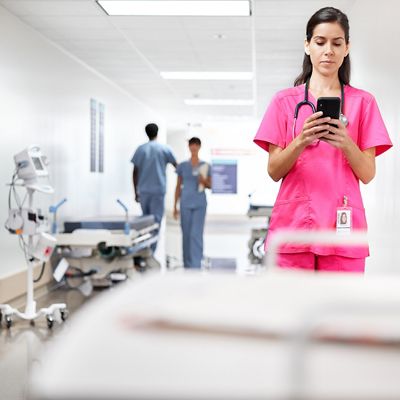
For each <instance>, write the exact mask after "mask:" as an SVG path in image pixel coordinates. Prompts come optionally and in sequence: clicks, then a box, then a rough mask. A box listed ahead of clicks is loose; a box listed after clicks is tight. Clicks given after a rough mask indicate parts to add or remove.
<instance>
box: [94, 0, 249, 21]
mask: <svg viewBox="0 0 400 400" xmlns="http://www.w3.org/2000/svg"><path fill="white" fill-rule="evenodd" d="M97 3H98V4H99V5H100V7H101V8H102V9H103V10H104V11H105V12H106V13H107V14H108V15H164V16H165V15H167V16H168V15H169V16H205V17H206V16H207V17H210V16H218V17H220V16H232V17H236V16H237V17H241V16H247V17H248V16H250V15H251V7H250V0H178V1H177V0H175V1H171V0H151V1H141V0H97Z"/></svg>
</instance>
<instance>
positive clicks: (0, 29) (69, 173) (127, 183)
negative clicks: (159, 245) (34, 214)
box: [0, 7, 165, 276]
mask: <svg viewBox="0 0 400 400" xmlns="http://www.w3.org/2000/svg"><path fill="white" fill-rule="evenodd" d="M0 59H1V62H0V130H1V146H0V205H1V207H0V221H5V220H6V216H7V212H8V211H7V210H8V204H7V196H8V188H7V187H6V186H5V184H6V182H9V181H10V179H11V175H12V173H13V170H14V163H13V155H14V154H15V153H17V152H19V151H21V150H23V149H24V148H25V147H26V146H28V145H30V144H38V145H39V146H41V148H42V150H43V152H44V153H45V154H46V155H47V156H48V158H49V160H50V163H51V164H50V166H49V170H50V174H51V181H52V184H53V186H54V188H55V194H54V195H51V196H45V195H41V194H37V195H35V204H37V205H40V206H41V207H42V208H43V209H44V210H46V209H47V208H48V205H49V204H53V203H55V202H58V201H59V200H60V199H62V198H64V197H67V198H68V202H67V203H66V204H65V205H64V206H63V207H62V209H60V212H59V214H60V217H61V218H63V217H64V218H65V217H68V216H73V217H74V218H79V217H80V216H93V215H105V214H109V215H111V214H114V215H118V214H121V209H120V207H119V206H118V205H117V204H116V202H115V199H116V198H120V199H122V200H123V201H125V202H126V203H127V204H128V205H129V207H130V209H131V211H132V212H135V213H140V210H139V207H138V205H137V204H135V205H134V202H133V195H132V183H131V171H132V167H131V164H130V158H131V156H132V153H133V151H134V149H135V148H136V147H137V146H138V145H139V144H141V143H142V142H144V141H146V140H147V137H146V135H145V133H144V126H145V124H146V123H148V122H156V123H158V124H159V125H160V127H161V130H160V139H161V140H165V122H164V121H163V120H160V118H158V117H157V115H156V114H155V113H154V112H153V111H152V110H150V109H148V108H147V107H145V106H144V105H142V104H140V103H139V102H138V101H136V100H135V99H134V98H133V97H130V96H128V95H127V94H126V93H124V92H122V91H121V90H120V89H118V88H117V87H115V86H114V85H113V84H112V83H110V82H108V81H107V80H105V79H104V78H102V77H101V76H99V75H97V74H96V73H95V72H94V71H91V70H90V69H89V68H87V67H85V66H84V65H82V64H81V63H80V62H78V61H77V60H75V59H73V58H72V57H70V56H69V55H68V54H66V53H65V52H63V51H62V50H60V49H58V48H57V47H55V46H54V45H53V44H51V43H50V42H49V41H47V40H46V39H44V38H43V37H42V36H41V35H39V34H38V33H36V32H35V31H34V30H32V29H30V28H29V27H27V26H25V25H24V24H23V23H21V22H20V21H19V20H18V19H16V18H15V17H14V16H12V15H11V14H9V13H8V12H7V11H5V10H4V9H2V8H1V7H0ZM90 98H94V99H96V100H97V101H100V102H102V103H103V104H104V105H105V172H104V173H103V174H99V173H90V172H89V150H90V112H89V110H90ZM0 251H1V255H2V257H1V264H0V276H1V275H6V274H9V273H11V272H14V271H16V270H20V269H24V268H25V263H24V259H23V256H22V251H21V250H20V249H19V246H18V240H17V237H15V236H13V235H10V234H8V233H7V232H6V230H5V229H0Z"/></svg>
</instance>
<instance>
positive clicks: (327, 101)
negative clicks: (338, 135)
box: [317, 97, 340, 133]
mask: <svg viewBox="0 0 400 400" xmlns="http://www.w3.org/2000/svg"><path fill="white" fill-rule="evenodd" d="M317 111H322V112H323V115H322V117H331V118H333V119H339V117H340V97H319V98H318V100H317ZM322 117H321V118H322ZM330 125H332V126H336V125H335V124H330ZM329 133H332V132H329Z"/></svg>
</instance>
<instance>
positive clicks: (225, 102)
mask: <svg viewBox="0 0 400 400" xmlns="http://www.w3.org/2000/svg"><path fill="white" fill-rule="evenodd" d="M184 102H185V104H186V105H188V106H252V105H254V100H252V99H185V100H184Z"/></svg>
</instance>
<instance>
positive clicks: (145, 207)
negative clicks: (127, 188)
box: [131, 123, 176, 252]
mask: <svg viewBox="0 0 400 400" xmlns="http://www.w3.org/2000/svg"><path fill="white" fill-rule="evenodd" d="M145 131H146V134H147V137H148V138H149V141H148V142H147V143H145V144H142V145H141V146H139V147H138V148H137V150H136V151H135V154H134V155H133V157H132V159H131V162H132V163H133V165H134V167H133V188H134V192H135V200H136V201H137V202H138V203H140V206H141V208H142V212H143V215H154V218H155V221H156V222H158V223H159V224H160V225H161V220H162V219H163V216H164V198H165V191H166V180H167V179H166V174H165V170H166V167H167V165H168V164H172V165H173V166H174V167H176V159H175V156H174V154H173V152H172V150H171V149H170V148H169V147H168V146H166V145H164V144H161V143H158V142H157V135H158V126H157V125H156V124H153V123H152V124H148V125H146V127H145ZM156 246H157V243H154V244H153V245H152V250H153V252H154V251H155V249H156Z"/></svg>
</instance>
